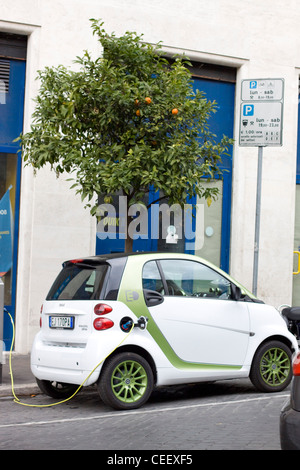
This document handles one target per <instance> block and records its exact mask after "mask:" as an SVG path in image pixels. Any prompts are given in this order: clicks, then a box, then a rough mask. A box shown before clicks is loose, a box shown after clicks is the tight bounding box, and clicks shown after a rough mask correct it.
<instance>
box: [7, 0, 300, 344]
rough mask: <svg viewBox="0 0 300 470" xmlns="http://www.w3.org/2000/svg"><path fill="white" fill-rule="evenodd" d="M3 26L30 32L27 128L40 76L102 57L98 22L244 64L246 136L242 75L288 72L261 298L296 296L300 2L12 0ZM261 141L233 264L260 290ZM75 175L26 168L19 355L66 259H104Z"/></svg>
mask: <svg viewBox="0 0 300 470" xmlns="http://www.w3.org/2000/svg"><path fill="white" fill-rule="evenodd" d="M0 3H1V8H0V31H9V32H18V33H23V34H27V35H29V43H28V60H27V75H26V102H25V123H24V129H25V131H26V130H28V129H29V126H30V116H31V113H32V111H33V103H32V98H33V97H34V96H35V94H36V92H37V86H38V84H37V82H36V81H35V76H36V71H37V70H38V69H40V68H43V67H45V66H46V65H50V66H52V65H58V64H61V63H64V64H65V65H70V66H72V61H73V60H74V59H75V57H76V55H81V54H82V51H83V50H84V49H89V50H90V51H91V52H92V53H93V54H97V55H98V54H99V53H100V46H99V44H98V43H97V41H96V38H95V37H93V36H92V33H91V28H90V22H89V18H92V17H93V18H102V19H103V20H104V21H105V28H106V29H107V31H108V32H112V31H115V32H116V34H117V35H120V34H122V33H124V32H125V31H126V30H131V31H137V32H138V33H144V39H145V41H148V42H151V43H156V42H158V41H162V43H163V46H164V48H165V50H166V51H168V52H170V51H174V52H186V54H187V55H188V56H190V57H191V58H193V59H195V60H200V61H201V60H202V61H206V62H212V63H215V64H225V65H226V64H227V65H232V66H235V67H237V86H236V90H237V96H236V119H235V138H236V139H237V140H238V128H239V98H240V85H241V80H242V79H245V78H267V77H271V78H284V80H285V101H284V135H283V146H282V147H280V148H271V147H270V148H265V149H264V152H263V187H262V212H261V236H260V256H259V278H258V296H260V297H262V298H263V299H264V300H266V301H268V302H270V303H272V304H274V305H278V304H280V303H288V302H290V301H291V292H292V258H293V254H292V250H293V236H294V212H295V207H294V200H295V171H296V140H297V109H298V108H297V107H298V79H299V67H300V36H299V34H298V24H299V20H300V4H299V2H297V1H296V0H285V1H279V0H277V1H275V2H274V0H265V1H264V2H262V1H261V0H252V1H250V0H244V1H243V2H241V1H239V0H209V1H208V0H186V1H185V2H182V1H179V0H159V1H158V0H151V1H150V0H126V2H125V1H121V0H107V1H105V0H51V1H49V0H48V1H47V0H26V2H24V0H11V1H10V2H9V3H6V2H3V0H0ZM257 154H258V151H257V148H242V147H239V145H238V143H236V144H235V146H234V162H233V163H234V171H233V203H232V227H231V264H230V271H231V274H232V275H233V276H236V277H237V278H238V279H239V280H240V281H241V282H242V283H244V284H245V285H246V286H247V287H248V288H250V289H251V288H252V266H253V243H254V222H255V196H256V167H257ZM68 188H69V183H67V182H65V181H64V178H60V179H58V180H57V179H56V178H55V175H54V174H52V173H51V172H50V171H49V169H45V170H43V171H41V172H39V173H38V175H37V176H36V177H34V176H33V174H32V171H31V169H30V168H25V169H24V170H23V174H22V196H21V220H20V242H19V265H18V268H19V270H18V285H17V325H16V327H17V334H16V350H17V351H18V352H27V351H28V350H30V347H31V343H32V339H33V335H34V333H35V332H36V331H37V328H38V321H39V309H40V305H41V303H42V301H43V298H44V297H45V294H46V292H47V290H48V288H49V286H50V284H51V283H52V281H53V277H54V276H55V275H56V274H57V272H58V270H59V268H60V264H61V262H62V261H63V260H64V259H67V258H69V257H74V256H75V257H77V256H81V255H87V254H93V253H94V244H95V227H94V222H93V220H91V217H90V216H89V213H88V211H87V210H85V209H84V208H83V204H82V203H81V202H80V200H79V199H78V198H77V197H76V196H75V194H74V192H73V191H70V190H69V189H68Z"/></svg>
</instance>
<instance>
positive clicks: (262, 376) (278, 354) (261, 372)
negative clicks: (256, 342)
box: [250, 341, 293, 392]
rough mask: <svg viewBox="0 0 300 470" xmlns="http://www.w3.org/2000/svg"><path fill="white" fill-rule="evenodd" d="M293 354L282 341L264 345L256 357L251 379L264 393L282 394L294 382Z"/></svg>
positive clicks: (269, 342)
mask: <svg viewBox="0 0 300 470" xmlns="http://www.w3.org/2000/svg"><path fill="white" fill-rule="evenodd" d="M291 358H292V352H291V350H290V348H289V347H288V346H286V345H285V344H284V343H282V342H281V341H268V342H266V343H264V344H262V345H261V346H260V347H259V348H258V350H257V351H256V354H255V356H254V359H253V362H252V366H251V371H250V379H251V382H252V383H253V385H254V386H255V387H256V388H257V389H258V390H260V391H262V392H280V391H282V390H284V389H285V388H286V387H287V386H288V385H289V383H290V381H291V380H292V375H293V371H292V360H291Z"/></svg>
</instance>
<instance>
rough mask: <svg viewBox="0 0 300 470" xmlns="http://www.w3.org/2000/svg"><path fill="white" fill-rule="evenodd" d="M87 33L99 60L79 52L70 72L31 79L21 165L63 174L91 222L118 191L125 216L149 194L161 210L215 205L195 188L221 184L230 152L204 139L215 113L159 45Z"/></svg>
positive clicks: (181, 64)
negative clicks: (193, 203) (195, 201)
mask: <svg viewBox="0 0 300 470" xmlns="http://www.w3.org/2000/svg"><path fill="white" fill-rule="evenodd" d="M91 24H92V30H93V34H95V35H96V36H98V39H99V41H100V43H101V45H102V48H103V53H102V56H101V57H98V58H96V59H93V58H92V57H91V55H90V54H89V53H88V52H85V53H84V54H83V56H82V57H77V58H76V60H75V62H76V63H77V64H79V66H78V65H77V70H76V71H74V70H70V69H68V68H66V67H64V66H62V65H61V66H58V67H55V68H53V67H52V68H50V67H47V68H45V69H44V70H42V71H40V72H39V75H38V78H39V80H40V89H39V93H38V95H37V98H36V107H35V111H34V114H33V122H32V126H31V130H30V131H29V132H28V133H26V134H24V135H21V136H20V140H21V144H22V153H23V157H24V161H25V162H27V164H30V165H32V166H33V167H34V169H35V170H37V169H39V168H41V167H43V166H44V165H45V164H47V163H48V164H50V165H51V168H52V169H53V170H54V171H55V172H56V173H57V174H58V175H59V174H60V173H65V172H67V173H70V174H71V175H72V178H71V179H74V184H73V185H72V186H71V187H72V188H73V187H74V188H76V191H77V193H80V195H81V197H82V200H85V201H86V205H87V206H89V207H90V210H91V213H92V214H96V211H97V204H96V203H94V202H92V201H94V200H95V198H94V196H95V194H98V195H99V194H101V195H107V196H109V195H111V194H113V193H115V192H116V191H120V193H121V194H122V195H124V196H126V197H127V204H128V207H129V206H130V205H132V204H134V203H136V202H139V201H141V200H142V199H144V197H145V194H146V193H147V192H148V190H149V187H150V186H151V185H154V186H155V188H156V189H157V190H162V192H163V194H164V196H165V197H166V198H168V201H169V204H174V203H177V204H180V205H183V204H184V202H185V201H186V196H187V195H189V196H192V195H195V194H196V195H199V196H200V197H205V198H211V197H215V196H216V194H217V189H216V188H213V187H207V186H205V187H204V186H202V185H201V178H202V177H203V176H204V175H205V176H207V177H211V178H212V177H215V176H216V174H220V170H219V163H220V160H221V157H222V154H223V153H225V152H226V151H227V148H228V146H229V145H230V144H231V141H230V140H229V139H228V138H227V137H225V136H223V139H222V140H221V141H219V142H216V140H215V136H214V135H212V134H211V132H210V130H209V126H208V118H209V116H210V114H211V113H212V112H215V109H216V103H214V102H209V101H207V99H205V97H204V95H203V93H201V92H199V91H198V90H197V91H196V92H194V91H193V87H192V79H191V74H190V72H189V71H188V69H187V67H186V64H185V61H184V60H182V59H180V58H177V59H176V60H174V61H173V63H172V64H170V63H169V62H168V61H167V60H166V59H165V58H163V56H162V53H161V47H160V45H159V44H157V45H155V46H153V45H150V44H146V43H144V42H143V40H142V39H143V36H142V35H137V34H136V33H133V32H126V33H125V34H124V35H123V36H122V37H116V36H115V34H111V35H109V34H108V33H107V32H106V31H105V30H104V29H103V23H102V22H101V21H99V20H94V19H93V20H91ZM106 200H107V199H106ZM131 248H132V240H129V241H128V243H127V244H126V251H129V250H130V249H131Z"/></svg>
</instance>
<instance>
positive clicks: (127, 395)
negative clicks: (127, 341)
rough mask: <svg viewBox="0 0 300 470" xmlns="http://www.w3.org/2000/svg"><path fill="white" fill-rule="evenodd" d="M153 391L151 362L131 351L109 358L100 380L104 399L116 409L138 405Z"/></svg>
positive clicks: (99, 384) (101, 394) (100, 389)
mask: <svg viewBox="0 0 300 470" xmlns="http://www.w3.org/2000/svg"><path fill="white" fill-rule="evenodd" d="M152 390H153V372H152V369H151V367H150V365H149V363H148V362H147V361H146V360H145V359H144V358H143V357H142V356H140V355H138V354H135V353H130V352H128V353H120V354H117V355H116V356H113V357H111V358H109V359H108V361H107V363H106V364H105V366H104V369H103V371H102V374H101V376H100V380H99V382H98V391H99V394H100V398H101V399H102V401H103V402H104V403H105V404H106V405H108V406H111V407H112V408H115V409H117V410H130V409H134V408H139V407H140V406H142V405H143V404H144V403H146V401H147V400H148V398H149V397H150V395H151V392H152Z"/></svg>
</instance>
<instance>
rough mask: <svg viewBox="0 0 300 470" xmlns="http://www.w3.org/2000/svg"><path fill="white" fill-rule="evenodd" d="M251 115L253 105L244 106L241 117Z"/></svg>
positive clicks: (252, 113)
mask: <svg viewBox="0 0 300 470" xmlns="http://www.w3.org/2000/svg"><path fill="white" fill-rule="evenodd" d="M253 115H254V104H244V106H243V116H253Z"/></svg>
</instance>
